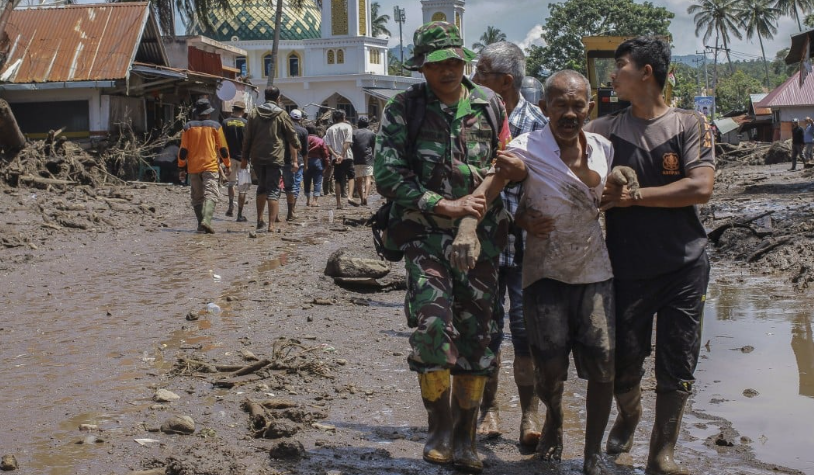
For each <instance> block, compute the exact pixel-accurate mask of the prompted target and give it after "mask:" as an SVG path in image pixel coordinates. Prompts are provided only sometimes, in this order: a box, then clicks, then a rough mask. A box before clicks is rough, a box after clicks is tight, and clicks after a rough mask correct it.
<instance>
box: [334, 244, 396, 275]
mask: <svg viewBox="0 0 814 475" xmlns="http://www.w3.org/2000/svg"><path fill="white" fill-rule="evenodd" d="M388 273H390V264H388V263H387V262H386V261H382V260H379V259H365V258H361V257H350V256H348V255H346V251H345V250H344V249H339V250H337V251H335V252H334V253H333V254H331V257H329V258H328V264H327V265H326V266H325V275H327V276H328V277H353V278H358V277H367V278H372V279H378V278H381V277H384V276H386V275H387V274H388Z"/></svg>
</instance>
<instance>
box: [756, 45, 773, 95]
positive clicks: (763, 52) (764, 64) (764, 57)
mask: <svg viewBox="0 0 814 475" xmlns="http://www.w3.org/2000/svg"><path fill="white" fill-rule="evenodd" d="M757 39H758V41H760V54H762V55H763V68H764V69H765V70H766V90H767V91H770V90H771V88H770V87H769V63H767V62H766V51H764V50H763V38H762V37H761V36H760V32H758V34H757Z"/></svg>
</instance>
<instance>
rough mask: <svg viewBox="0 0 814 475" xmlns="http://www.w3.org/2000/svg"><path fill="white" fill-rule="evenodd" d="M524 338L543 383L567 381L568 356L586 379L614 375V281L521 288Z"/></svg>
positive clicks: (551, 282) (602, 379) (544, 281)
mask: <svg viewBox="0 0 814 475" xmlns="http://www.w3.org/2000/svg"><path fill="white" fill-rule="evenodd" d="M523 312H524V314H525V318H526V334H527V336H528V340H529V346H530V348H531V354H532V357H533V358H534V366H535V372H536V375H537V377H538V379H541V382H544V381H565V380H566V379H567V378H568V355H569V353H571V351H572V350H573V352H574V365H575V366H576V368H577V374H578V375H579V377H580V378H582V379H587V380H590V381H598V382H605V383H609V382H611V381H613V377H614V361H613V358H614V345H615V319H614V304H613V280H606V281H604V282H596V283H592V284H566V283H563V282H560V281H557V280H553V279H540V280H538V281H537V282H535V283H533V284H531V285H530V286H528V287H526V288H525V289H523Z"/></svg>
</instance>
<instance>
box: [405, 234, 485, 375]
mask: <svg viewBox="0 0 814 475" xmlns="http://www.w3.org/2000/svg"><path fill="white" fill-rule="evenodd" d="M453 238H454V236H452V235H451V234H436V235H432V236H430V237H429V239H426V240H424V241H421V242H418V241H416V242H412V243H410V244H407V245H406V246H405V247H404V259H405V267H406V269H407V295H406V296H405V298H404V310H405V313H406V315H407V323H408V325H409V326H410V327H413V328H415V331H414V332H413V334H412V336H410V345H411V346H412V348H413V351H412V352H411V353H410V356H409V357H408V358H407V360H408V362H409V364H410V369H411V370H413V371H417V372H419V373H425V372H429V371H438V370H442V369H449V370H450V371H451V372H452V374H460V373H468V374H489V373H491V372H492V371H493V370H494V369H495V368H494V364H495V359H494V358H495V355H494V353H493V352H492V350H490V349H489V342H490V341H491V339H492V338H494V337H495V336H496V335H497V325H496V324H495V322H494V320H493V319H492V312H493V310H494V301H495V292H496V291H497V263H498V259H497V256H495V257H492V258H487V259H480V260H479V261H478V263H477V265H476V266H475V268H474V269H472V270H470V271H469V272H468V273H463V272H460V271H458V270H457V269H453V268H452V266H451V265H450V262H449V258H448V257H449V254H450V251H451V246H452V240H453Z"/></svg>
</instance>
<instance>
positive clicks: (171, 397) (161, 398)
mask: <svg viewBox="0 0 814 475" xmlns="http://www.w3.org/2000/svg"><path fill="white" fill-rule="evenodd" d="M179 399H181V396H179V395H177V394H175V393H174V392H172V391H168V390H166V389H159V390H158V391H156V392H155V394H154V395H153V401H155V402H172V401H177V400H179Z"/></svg>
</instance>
